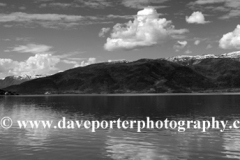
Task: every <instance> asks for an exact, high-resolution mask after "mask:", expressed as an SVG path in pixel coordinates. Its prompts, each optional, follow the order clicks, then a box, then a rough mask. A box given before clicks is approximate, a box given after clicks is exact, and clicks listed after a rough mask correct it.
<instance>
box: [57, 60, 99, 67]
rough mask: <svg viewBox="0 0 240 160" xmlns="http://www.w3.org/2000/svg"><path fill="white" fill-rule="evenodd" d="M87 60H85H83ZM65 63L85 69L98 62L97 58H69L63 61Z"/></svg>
mask: <svg viewBox="0 0 240 160" xmlns="http://www.w3.org/2000/svg"><path fill="white" fill-rule="evenodd" d="M83 59H85V60H83ZM62 62H63V63H67V64H73V65H74V67H75V68H76V67H84V66H87V65H91V64H94V63H96V62H97V59H96V58H88V59H86V58H68V59H65V60H62Z"/></svg>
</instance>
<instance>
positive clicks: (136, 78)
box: [6, 59, 214, 94]
mask: <svg viewBox="0 0 240 160" xmlns="http://www.w3.org/2000/svg"><path fill="white" fill-rule="evenodd" d="M211 87H214V84H213V82H212V81H211V80H209V79H208V78H206V77H204V76H203V75H202V74H200V73H197V72H195V71H194V70H192V69H191V68H189V67H186V66H182V65H180V64H177V63H174V62H169V61H166V60H162V59H158V60H150V59H142V60H138V61H135V62H130V63H124V62H123V63H99V64H93V65H90V66H86V67H79V68H74V69H71V70H68V71H65V72H62V73H58V74H56V75H52V76H49V77H45V78H39V79H35V80H31V81H28V82H25V83H22V84H20V85H15V86H11V87H8V88H6V90H10V91H15V92H17V93H20V94H44V93H45V92H51V93H129V92H138V93H142V92H145V93H146V92H191V91H192V90H204V89H205V88H211Z"/></svg>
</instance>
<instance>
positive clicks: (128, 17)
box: [107, 14, 134, 19]
mask: <svg viewBox="0 0 240 160" xmlns="http://www.w3.org/2000/svg"><path fill="white" fill-rule="evenodd" d="M107 18H112V19H113V18H119V19H133V18H134V16H133V15H113V14H110V15H107Z"/></svg>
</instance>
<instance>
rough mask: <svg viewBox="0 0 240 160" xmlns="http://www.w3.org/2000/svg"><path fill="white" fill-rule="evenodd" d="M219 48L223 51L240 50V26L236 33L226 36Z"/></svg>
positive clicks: (220, 42) (221, 40)
mask: <svg viewBox="0 0 240 160" xmlns="http://www.w3.org/2000/svg"><path fill="white" fill-rule="evenodd" d="M219 46H220V47H221V48H223V49H240V25H237V27H236V29H235V30H234V31H232V32H229V33H227V34H224V35H223V37H222V38H221V39H220V41H219Z"/></svg>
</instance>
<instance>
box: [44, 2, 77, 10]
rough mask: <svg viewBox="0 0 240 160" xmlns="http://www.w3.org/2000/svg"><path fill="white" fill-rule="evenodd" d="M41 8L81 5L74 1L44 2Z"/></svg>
mask: <svg viewBox="0 0 240 160" xmlns="http://www.w3.org/2000/svg"><path fill="white" fill-rule="evenodd" d="M39 7H40V8H46V7H54V8H56V9H62V8H68V7H79V6H78V5H76V4H73V3H43V4H41V5H40V6H39Z"/></svg>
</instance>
